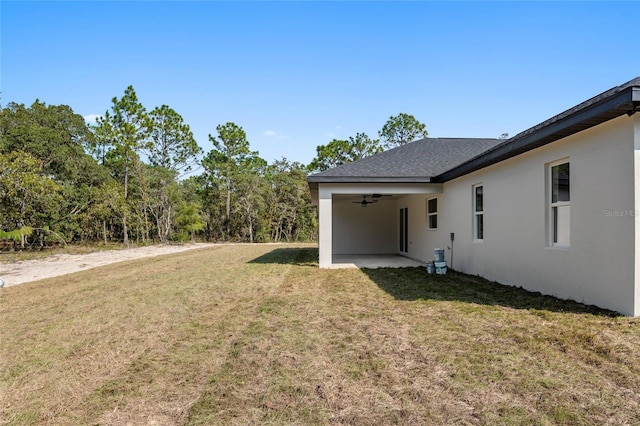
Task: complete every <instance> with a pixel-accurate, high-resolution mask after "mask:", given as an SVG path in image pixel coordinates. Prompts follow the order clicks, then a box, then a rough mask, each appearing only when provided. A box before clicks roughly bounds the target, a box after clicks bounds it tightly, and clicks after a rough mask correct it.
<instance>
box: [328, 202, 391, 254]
mask: <svg viewBox="0 0 640 426" xmlns="http://www.w3.org/2000/svg"><path fill="white" fill-rule="evenodd" d="M361 199H362V197H358V196H355V197H353V198H351V199H349V198H346V199H334V201H333V217H334V218H337V217H339V218H340V220H335V221H334V222H333V236H332V238H333V244H334V246H333V247H334V249H333V254H389V253H395V252H396V251H397V250H396V235H397V232H396V214H395V202H394V201H393V200H392V199H387V198H386V197H384V198H383V199H381V200H380V201H379V202H378V203H377V204H372V205H368V206H367V207H362V206H360V205H358V204H354V203H352V201H359V200H361Z"/></svg>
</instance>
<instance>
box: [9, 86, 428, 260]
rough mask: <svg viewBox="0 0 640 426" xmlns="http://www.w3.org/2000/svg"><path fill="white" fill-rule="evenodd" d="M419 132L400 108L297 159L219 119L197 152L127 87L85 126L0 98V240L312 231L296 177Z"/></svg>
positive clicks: (166, 112)
mask: <svg viewBox="0 0 640 426" xmlns="http://www.w3.org/2000/svg"><path fill="white" fill-rule="evenodd" d="M426 134H427V132H426V130H425V126H424V125H423V124H421V123H420V122H418V121H417V120H416V119H415V118H414V117H413V116H410V115H408V114H400V115H398V116H397V117H390V119H389V121H388V122H387V123H386V124H385V126H384V127H383V128H382V130H381V131H380V132H379V137H380V139H371V138H369V137H368V136H367V135H366V134H364V133H357V134H356V135H355V136H354V137H350V138H349V139H347V140H336V139H334V140H332V141H331V142H329V143H328V144H327V145H321V146H318V147H317V149H316V152H317V155H316V157H315V158H314V159H313V161H312V162H311V163H310V164H309V165H303V164H300V163H298V162H292V161H288V160H287V159H285V158H282V159H281V160H277V161H274V162H272V163H270V164H269V163H268V162H267V161H265V160H264V159H262V158H261V157H260V155H259V153H258V152H257V151H252V150H251V147H250V143H249V141H248V140H247V135H246V133H245V131H244V130H243V129H242V127H240V126H238V125H237V124H235V123H231V122H230V123H225V124H220V125H218V126H217V127H216V133H215V134H211V135H209V141H210V142H211V143H212V144H213V149H211V150H210V151H209V152H207V153H204V152H203V150H202V148H201V147H200V146H199V145H198V144H197V142H196V140H195V138H194V136H193V134H192V132H191V130H190V127H189V125H188V124H186V123H185V122H184V120H183V118H182V116H180V114H178V113H177V112H176V111H175V110H173V109H172V108H170V107H169V106H167V105H161V106H159V107H155V108H153V109H152V110H150V111H149V110H147V109H146V108H145V107H144V106H143V104H142V103H141V102H140V100H139V99H138V97H137V95H136V92H135V90H134V88H133V87H132V86H129V87H128V88H127V89H126V90H125V91H124V94H123V95H122V97H120V98H118V97H114V98H113V99H112V104H111V107H110V109H109V110H107V111H106V112H105V113H104V115H102V116H101V117H99V118H98V119H97V122H96V124H95V125H92V126H89V125H87V123H86V122H85V120H84V118H83V117H82V116H80V115H79V114H76V113H74V112H73V110H72V109H71V107H69V106H67V105H47V104H45V103H43V102H41V101H39V100H36V101H35V102H34V103H33V104H32V105H31V106H29V107H27V106H25V105H23V104H17V103H9V104H8V105H7V106H6V107H4V108H2V109H1V110H0V242H1V243H2V244H3V245H4V246H5V247H6V246H9V247H12V248H14V247H19V248H42V247H45V246H49V245H55V244H69V243H87V242H88V243H99V242H100V243H104V244H108V243H111V242H122V243H124V244H125V245H129V244H131V243H135V244H138V245H140V244H150V243H156V242H160V243H167V242H171V241H187V240H192V241H195V240H196V238H198V239H201V240H206V241H247V242H268V241H273V242H278V241H310V240H315V239H316V237H317V212H316V210H315V208H314V207H313V206H312V204H311V199H310V194H309V190H308V187H307V183H306V176H307V174H309V173H313V172H318V171H323V170H326V169H328V168H330V167H334V166H338V165H341V164H344V163H347V162H349V161H354V160H357V159H359V158H363V157H366V156H369V155H372V154H375V153H377V152H380V151H382V150H383V149H385V148H390V147H394V146H397V145H401V144H403V143H406V142H409V141H411V140H414V139H415V138H416V137H419V136H422V137H424V136H426ZM194 166H197V167H198V168H197V170H198V171H199V173H198V174H195V173H194V169H193V168H194Z"/></svg>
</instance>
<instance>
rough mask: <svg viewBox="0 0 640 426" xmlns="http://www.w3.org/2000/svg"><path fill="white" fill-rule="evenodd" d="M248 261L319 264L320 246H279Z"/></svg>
mask: <svg viewBox="0 0 640 426" xmlns="http://www.w3.org/2000/svg"><path fill="white" fill-rule="evenodd" d="M248 263H277V264H281V265H296V266H316V267H317V266H318V248H317V247H313V248H302V247H288V248H277V249H275V250H271V251H270V252H269V253H265V254H263V255H262V256H260V257H256V258H255V259H253V260H250V261H249V262H248Z"/></svg>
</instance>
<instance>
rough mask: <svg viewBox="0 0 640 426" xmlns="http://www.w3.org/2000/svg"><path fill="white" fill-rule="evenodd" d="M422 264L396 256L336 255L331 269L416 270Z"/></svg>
mask: <svg viewBox="0 0 640 426" xmlns="http://www.w3.org/2000/svg"><path fill="white" fill-rule="evenodd" d="M420 266H424V264H423V263H422V262H418V261H417V260H413V259H409V258H408V257H405V256H400V255H394V254H360V255H358V254H334V255H333V257H332V262H331V266H330V268H331V269H341V268H368V269H378V268H415V267H420Z"/></svg>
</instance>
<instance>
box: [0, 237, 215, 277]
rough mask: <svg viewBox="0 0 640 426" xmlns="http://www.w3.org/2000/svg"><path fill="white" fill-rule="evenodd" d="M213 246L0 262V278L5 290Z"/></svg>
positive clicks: (67, 255) (96, 253)
mask: <svg viewBox="0 0 640 426" xmlns="http://www.w3.org/2000/svg"><path fill="white" fill-rule="evenodd" d="M213 246H215V244H213V243H197V244H185V245H176V246H149V247H137V248H130V249H123V250H105V251H99V252H95V253H89V254H60V255H53V256H50V257H47V258H45V259H38V260H25V261H22V262H16V263H0V279H2V280H3V281H4V286H5V287H10V286H12V285H16V284H22V283H27V282H30V281H37V280H42V279H45V278H52V277H57V276H59V275H65V274H71V273H73V272H78V271H84V270H86V269H92V268H96V267H98V266H104V265H109V264H111V263H116V262H122V261H125V260H132V259H140V258H144V257H153V256H160V255H163V254H170V253H179V252H182V251H187V250H193V249H198V248H204V247H213Z"/></svg>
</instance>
